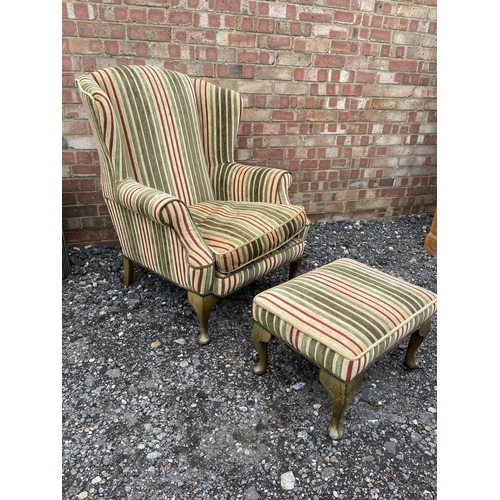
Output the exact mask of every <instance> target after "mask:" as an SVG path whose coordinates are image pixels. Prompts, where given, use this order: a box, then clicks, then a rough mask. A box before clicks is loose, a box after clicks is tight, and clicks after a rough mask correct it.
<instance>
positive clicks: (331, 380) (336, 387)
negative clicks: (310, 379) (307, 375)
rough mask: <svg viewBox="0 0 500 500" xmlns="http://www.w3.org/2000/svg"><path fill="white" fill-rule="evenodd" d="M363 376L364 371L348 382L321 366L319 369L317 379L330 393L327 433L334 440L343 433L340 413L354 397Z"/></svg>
mask: <svg viewBox="0 0 500 500" xmlns="http://www.w3.org/2000/svg"><path fill="white" fill-rule="evenodd" d="M363 376H364V373H360V374H359V375H358V376H357V377H355V378H354V379H352V380H351V381H350V382H343V381H342V380H340V379H338V378H336V377H334V376H333V375H332V374H330V373H328V372H327V371H326V370H324V369H323V368H321V369H320V371H319V380H320V382H321V384H322V385H323V387H324V388H325V389H326V390H327V391H328V394H330V398H331V401H332V410H333V411H332V419H331V420H330V423H329V424H328V435H329V436H330V437H331V438H332V439H334V440H336V441H338V440H339V439H340V438H341V437H342V435H343V433H344V429H343V428H342V422H341V420H340V419H341V418H342V414H343V413H344V410H345V409H346V407H347V405H348V404H349V403H350V402H351V401H352V399H353V398H354V394H355V392H356V391H357V390H358V388H359V386H360V385H361V382H363Z"/></svg>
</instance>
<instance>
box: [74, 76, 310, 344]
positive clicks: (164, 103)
mask: <svg viewBox="0 0 500 500" xmlns="http://www.w3.org/2000/svg"><path fill="white" fill-rule="evenodd" d="M77 84H78V88H79V90H80V94H81V97H82V102H83V103H84V105H85V108H86V110H87V113H88V117H89V120H90V123H91V126H92V131H93V134H94V137H95V139H96V143H97V148H98V151H99V157H100V160H101V178H102V186H103V194H104V199H105V201H106V204H107V206H108V208H109V212H110V215H111V218H112V221H113V224H114V227H115V229H116V232H117V234H118V238H119V241H120V245H121V247H122V253H123V258H124V271H125V278H124V281H125V283H126V284H127V285H128V284H130V283H131V282H132V279H133V263H137V264H139V265H141V266H143V267H146V268H147V269H149V270H151V271H153V272H155V273H157V274H159V275H160V276H162V277H164V278H165V279H167V280H169V281H171V282H173V283H174V284H176V285H178V286H180V287H182V288H185V289H186V290H187V291H188V299H189V302H190V303H191V304H192V305H193V307H194V309H195V311H196V314H197V315H198V318H199V321H200V327H201V332H200V335H199V337H198V341H199V342H200V343H202V344H203V343H207V342H208V341H209V340H210V337H209V336H208V317H209V314H210V310H211V308H212V306H213V305H214V304H215V302H217V300H219V299H220V298H221V297H224V296H226V295H228V294H230V293H232V292H234V291H235V290H237V289H239V288H241V287H243V286H245V285H247V284H249V283H251V282H252V281H254V280H256V279H259V278H260V277H262V276H264V275H265V274H268V273H270V272H272V271H273V270H275V269H277V268H279V267H282V266H284V265H286V264H290V266H291V275H294V273H295V272H296V271H297V269H298V266H299V264H300V260H301V257H302V253H303V250H304V240H305V235H306V233H307V228H308V223H309V221H308V219H307V215H306V213H305V210H304V209H303V207H300V206H294V205H292V204H291V203H290V200H289V198H288V189H289V187H290V184H291V181H292V176H291V174H290V172H287V171H284V170H279V169H272V168H264V167H258V166H249V165H241V164H239V163H238V162H235V161H234V148H235V144H236V137H237V133H238V127H239V122H240V118H241V110H242V100H241V96H240V94H238V93H237V92H235V91H233V90H228V89H223V88H221V87H218V86H215V85H213V84H211V83H209V82H207V81H204V80H200V79H194V80H191V79H190V78H189V77H188V76H186V75H183V74H181V73H178V72H175V71H169V70H165V69H161V68H156V67H149V66H118V67H113V68H106V69H102V70H99V71H96V72H94V73H92V74H90V75H83V76H81V77H79V78H78V79H77Z"/></svg>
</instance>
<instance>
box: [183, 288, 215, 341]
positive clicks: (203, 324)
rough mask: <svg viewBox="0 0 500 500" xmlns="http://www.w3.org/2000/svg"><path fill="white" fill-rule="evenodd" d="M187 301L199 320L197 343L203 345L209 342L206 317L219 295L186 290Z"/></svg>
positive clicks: (208, 315)
mask: <svg viewBox="0 0 500 500" xmlns="http://www.w3.org/2000/svg"><path fill="white" fill-rule="evenodd" d="M188 300H189V303H190V304H191V305H192V306H193V308H194V310H195V312H196V315H197V316H198V320H199V321H200V334H199V335H198V344H201V345H204V344H208V343H209V342H210V336H209V335H208V318H209V317H210V313H211V312H212V308H213V307H214V305H215V304H216V303H217V302H219V300H220V297H217V296H216V295H213V294H209V295H198V294H196V293H194V292H191V291H188Z"/></svg>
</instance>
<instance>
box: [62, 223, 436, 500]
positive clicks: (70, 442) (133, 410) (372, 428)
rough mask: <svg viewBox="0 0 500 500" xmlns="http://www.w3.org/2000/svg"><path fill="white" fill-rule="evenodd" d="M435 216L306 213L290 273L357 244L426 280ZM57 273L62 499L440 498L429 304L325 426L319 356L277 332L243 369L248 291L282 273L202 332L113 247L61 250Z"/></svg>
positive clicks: (169, 294) (235, 299) (373, 262)
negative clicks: (334, 423) (261, 369)
mask: <svg viewBox="0 0 500 500" xmlns="http://www.w3.org/2000/svg"><path fill="white" fill-rule="evenodd" d="M431 223H432V216H431V215H421V216H407V217H403V218H401V219H399V220H397V221H388V220H362V221H354V220H349V221H334V222H328V223H317V224H315V225H314V227H313V229H312V231H311V233H310V235H309V236H308V239H307V245H306V249H305V252H304V258H303V263H302V266H301V269H300V271H299V273H303V272H306V271H309V270H312V269H314V268H316V267H319V266H322V265H324V264H327V263H328V262H331V261H333V260H334V259H338V258H340V257H346V256H347V257H351V258H353V259H356V260H359V261H361V262H364V263H366V264H368V265H370V266H372V267H374V268H377V269H380V270H382V271H384V272H387V273H389V274H392V275H394V276H397V277H399V278H402V279H404V280H406V281H409V282H411V283H415V284H416V285H420V286H423V287H426V288H428V289H429V290H432V291H436V290H437V283H436V275H437V269H436V267H437V259H436V258H435V257H433V256H431V255H430V254H428V253H427V252H425V251H424V250H423V243H424V240H425V236H426V234H427V233H428V231H429V229H430V226H431ZM69 257H70V262H71V274H70V275H69V276H68V277H67V278H66V279H64V280H63V284H62V426H63V428H62V499H63V500H75V499H84V498H88V499H103V500H104V499H105V500H115V499H134V500H135V499H147V500H156V499H158V500H160V499H161V500H174V499H175V500H181V499H186V500H188V499H189V500H192V499H220V500H223V499H226V500H230V499H244V500H257V499H268V498H269V499H273V498H290V499H299V498H300V499H302V498H304V499H308V500H323V499H325V500H326V499H328V500H330V499H337V498H338V499H346V500H355V499H384V500H390V499H405V500H434V499H436V498H437V449H436V447H437V420H436V418H437V382H436V379H437V366H436V362H437V314H436V315H434V317H433V320H432V329H431V332H430V334H429V336H428V337H427V339H426V341H425V342H424V344H423V345H422V347H421V348H420V349H419V350H418V351H417V358H418V360H419V361H420V368H419V369H417V370H414V371H410V370H407V369H406V368H405V367H404V365H403V358H404V348H405V347H406V342H405V343H404V344H402V345H400V346H399V348H396V349H394V350H393V351H392V352H390V353H389V354H387V355H386V356H385V357H384V358H382V359H381V360H379V361H378V362H377V363H376V364H375V365H373V366H372V367H371V368H369V369H368V370H367V372H366V373H365V380H364V382H363V384H362V386H361V388H360V389H359V390H358V392H357V394H356V397H355V400H354V401H353V402H352V403H351V404H350V405H349V406H348V408H347V409H346V411H345V414H344V417H343V423H344V438H343V439H342V440H341V441H339V442H335V441H332V440H331V439H330V438H328V436H327V434H326V428H327V424H328V422H329V419H330V417H331V406H330V400H329V396H328V394H327V393H326V391H325V390H324V389H323V387H322V386H321V384H320V382H319V377H318V369H317V368H316V367H315V366H313V365H312V364H311V363H309V362H308V361H307V360H305V359H304V358H302V357H301V356H299V355H298V354H296V353H295V352H293V351H292V350H291V349H289V348H288V347H287V346H285V345H284V344H282V343H278V342H275V343H272V344H271V345H270V347H269V368H268V371H267V373H266V374H265V375H264V376H262V377H259V376H257V375H254V374H253V372H252V369H251V368H252V363H253V361H254V358H255V350H254V347H253V343H252V341H251V338H250V329H251V323H252V317H251V306H252V298H253V297H254V296H255V295H256V294H257V293H259V292H261V291H263V290H265V289H268V288H270V287H272V286H275V285H278V284H280V283H282V282H283V281H285V280H286V277H287V270H285V269H283V270H279V271H277V272H275V273H273V274H271V275H270V276H267V277H265V278H263V279H261V280H259V281H258V282H256V283H253V284H252V285H250V286H248V287H246V288H244V289H243V290H241V291H238V292H236V293H234V294H233V295H231V296H229V297H227V298H226V299H224V300H222V301H221V302H219V303H218V304H217V305H216V306H215V307H214V310H213V312H212V315H211V318H210V324H209V329H210V334H211V338H212V342H211V343H210V344H208V345H206V346H200V345H198V344H197V341H196V338H197V335H198V320H197V318H196V315H195V313H194V311H193V310H192V308H191V306H190V305H189V303H188V302H187V298H186V292H185V291H184V290H182V289H180V288H178V287H175V286H174V285H171V284H169V283H168V282H166V281H165V280H162V279H161V278H159V277H157V276H155V275H152V274H151V273H150V272H149V271H147V270H145V269H142V268H139V267H137V266H136V272H135V280H134V282H133V284H132V285H131V286H130V287H125V286H124V285H123V283H122V276H123V273H122V260H121V253H120V249H119V248H100V247H85V248H70V249H69Z"/></svg>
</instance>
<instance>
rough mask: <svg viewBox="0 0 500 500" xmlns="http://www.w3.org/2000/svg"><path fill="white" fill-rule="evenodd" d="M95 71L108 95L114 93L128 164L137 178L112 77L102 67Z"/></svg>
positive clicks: (136, 178)
mask: <svg viewBox="0 0 500 500" xmlns="http://www.w3.org/2000/svg"><path fill="white" fill-rule="evenodd" d="M97 73H98V74H99V76H101V77H102V84H101V85H103V86H104V88H105V89H106V91H107V93H108V95H109V94H110V93H112V94H113V95H114V98H115V105H116V107H117V111H118V114H119V115H120V119H121V123H122V129H123V134H124V137H125V143H126V144H127V149H128V154H129V158H130V165H131V166H132V170H133V171H134V177H135V180H138V179H139V177H138V174H137V168H136V165H135V163H134V158H133V155H132V146H131V144H130V138H129V136H128V134H127V130H126V128H125V118H124V117H123V111H122V108H121V107H120V106H119V99H118V93H117V91H116V87H115V84H114V82H113V79H112V78H111V75H110V74H109V72H108V71H107V70H105V69H103V70H100V71H98V72H97ZM105 77H106V79H107V80H108V83H107V84H106V81H105Z"/></svg>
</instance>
